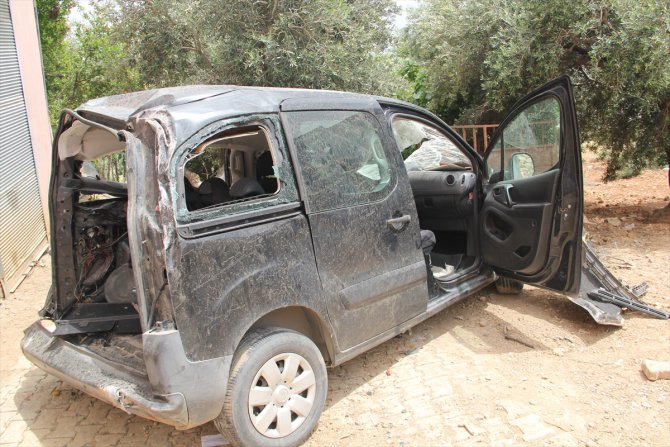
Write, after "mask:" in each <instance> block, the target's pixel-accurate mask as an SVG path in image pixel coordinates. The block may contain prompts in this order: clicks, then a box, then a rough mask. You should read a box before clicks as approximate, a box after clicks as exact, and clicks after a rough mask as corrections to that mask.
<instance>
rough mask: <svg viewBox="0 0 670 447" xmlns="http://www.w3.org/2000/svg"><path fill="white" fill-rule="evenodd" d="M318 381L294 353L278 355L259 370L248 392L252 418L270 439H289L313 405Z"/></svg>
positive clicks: (309, 366) (309, 367)
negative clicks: (286, 437)
mask: <svg viewBox="0 0 670 447" xmlns="http://www.w3.org/2000/svg"><path fill="white" fill-rule="evenodd" d="M315 395H316V380H315V376H314V371H313V370H312V366H311V365H310V364H309V362H307V360H305V358H304V357H302V356H300V355H298V354H294V353H284V354H279V355H276V356H274V357H273V358H271V359H270V360H268V361H267V362H265V364H264V365H263V366H262V367H261V368H260V370H259V371H258V373H256V377H254V381H253V382H252V384H251V389H250V390H249V417H250V418H251V423H252V424H253V426H254V428H256V430H258V432H259V433H260V434H262V435H264V436H267V437H268V438H283V437H285V436H288V435H290V434H291V433H293V432H294V431H295V430H297V429H298V427H300V426H301V425H302V424H303V422H305V420H306V419H307V416H308V415H309V414H310V412H311V411H312V406H313V405H314V397H315Z"/></svg>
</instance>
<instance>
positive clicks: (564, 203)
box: [480, 76, 583, 292]
mask: <svg viewBox="0 0 670 447" xmlns="http://www.w3.org/2000/svg"><path fill="white" fill-rule="evenodd" d="M485 176H486V178H485V179H484V182H483V190H484V194H485V198H484V204H483V206H482V213H481V220H480V240H481V250H482V257H483V259H484V262H485V263H487V264H489V265H491V266H492V267H494V269H495V270H496V271H497V272H498V273H500V274H502V275H504V276H507V277H511V278H514V279H517V280H519V281H523V282H527V283H532V284H538V285H541V286H544V287H547V288H551V289H554V290H559V291H566V292H577V291H578V290H579V280H580V269H581V258H582V255H581V232H582V212H583V199H582V173H581V153H580V145H579V131H578V128H577V119H576V115H575V106H574V99H573V95H572V87H571V85H570V80H569V78H567V77H565V76H564V77H561V78H558V79H555V80H554V81H551V82H550V83H548V84H546V85H545V86H543V87H542V88H540V89H538V90H537V91H535V92H533V93H531V94H530V95H528V96H527V97H526V98H524V99H522V100H521V101H519V102H518V103H517V105H516V106H515V107H514V108H513V110H512V112H511V113H510V114H509V115H508V117H507V118H505V120H503V122H502V124H501V125H500V127H499V128H498V131H497V132H496V134H495V135H494V137H493V140H492V142H491V145H490V146H489V148H488V149H487V152H486V155H485Z"/></svg>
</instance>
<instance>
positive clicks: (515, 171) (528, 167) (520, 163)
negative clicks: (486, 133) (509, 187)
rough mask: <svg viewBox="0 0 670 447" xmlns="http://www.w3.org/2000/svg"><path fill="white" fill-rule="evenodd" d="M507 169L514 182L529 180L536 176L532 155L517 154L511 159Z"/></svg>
mask: <svg viewBox="0 0 670 447" xmlns="http://www.w3.org/2000/svg"><path fill="white" fill-rule="evenodd" d="M507 169H508V172H509V175H510V177H511V179H512V180H516V179H520V178H528V177H532V176H533V175H534V174H535V163H534V162H533V157H531V156H530V154H528V153H526V152H517V153H516V154H512V156H511V157H510V158H509V163H508V165H507Z"/></svg>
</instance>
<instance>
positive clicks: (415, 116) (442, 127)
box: [386, 104, 483, 174]
mask: <svg viewBox="0 0 670 447" xmlns="http://www.w3.org/2000/svg"><path fill="white" fill-rule="evenodd" d="M386 112H387V113H386V115H387V126H388V131H389V133H390V134H391V139H392V140H393V144H394V146H395V147H396V151H397V152H398V154H399V156H400V159H401V160H402V167H403V169H405V172H409V171H407V169H406V168H405V160H403V159H402V149H401V148H400V146H399V145H398V142H397V141H396V139H395V136H394V135H393V119H394V118H396V117H401V118H408V119H412V120H414V121H419V122H421V123H423V124H425V125H427V126H431V127H433V128H434V129H435V130H437V131H438V132H440V133H441V134H442V135H444V137H445V138H448V139H449V140H450V141H451V142H452V143H453V144H454V146H456V147H457V148H458V149H459V150H460V151H461V153H462V154H463V155H465V156H466V157H467V158H468V160H470V168H471V170H472V172H474V173H475V174H477V173H478V172H479V170H480V169H481V168H482V167H483V164H482V160H483V158H482V156H481V155H479V154H478V153H476V152H475V151H474V149H472V148H471V147H470V145H469V144H468V143H467V142H465V141H464V140H463V138H462V137H461V136H460V135H458V133H456V132H455V131H454V130H453V129H452V128H451V127H450V126H449V125H448V124H446V123H444V124H441V123H439V122H436V121H435V120H432V119H429V118H426V117H424V116H423V115H420V114H419V113H412V112H413V111H410V110H405V109H402V108H399V107H398V106H396V105H393V104H392V105H390V106H388V107H386Z"/></svg>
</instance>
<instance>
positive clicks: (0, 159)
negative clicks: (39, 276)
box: [0, 0, 46, 289]
mask: <svg viewBox="0 0 670 447" xmlns="http://www.w3.org/2000/svg"><path fill="white" fill-rule="evenodd" d="M35 69H36V70H39V69H40V67H35ZM45 238H46V228H45V225H44V217H43V214H42V204H41V202H40V196H39V189H38V183H37V172H36V170H35V160H34V158H33V148H32V143H31V140H30V129H29V127H28V116H27V113H26V105H25V100H24V96H23V84H22V81H21V73H20V70H19V60H18V56H17V53H16V43H15V40H14V30H13V28H12V19H11V15H10V11H9V2H8V0H0V265H2V270H0V279H2V280H3V281H4V283H5V284H7V285H8V286H9V288H10V289H11V288H12V287H13V285H14V284H15V283H17V282H18V280H19V279H20V274H21V273H22V266H23V265H24V264H25V263H26V262H27V261H30V260H31V259H30V257H31V256H32V255H33V254H34V253H35V251H36V250H37V249H38V248H39V247H40V246H41V245H42V244H43V243H44V240H45ZM3 275H4V276H3Z"/></svg>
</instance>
